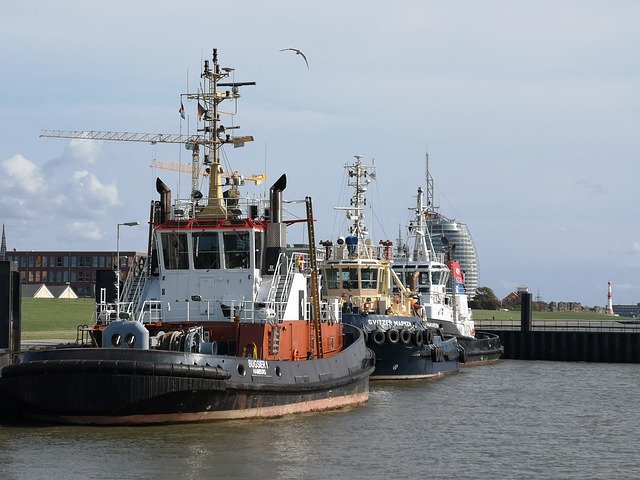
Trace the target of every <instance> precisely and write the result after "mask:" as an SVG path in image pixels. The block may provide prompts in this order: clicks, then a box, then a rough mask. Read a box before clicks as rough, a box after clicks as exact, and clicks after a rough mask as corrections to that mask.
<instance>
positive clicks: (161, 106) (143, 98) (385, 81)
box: [0, 0, 640, 306]
mask: <svg viewBox="0 0 640 480" xmlns="http://www.w3.org/2000/svg"><path fill="white" fill-rule="evenodd" d="M638 25H640V3H638V2H636V1H612V2H602V1H588V0H583V1H562V0H560V1H558V0H554V1H547V0H537V1H524V0H523V1H497V0H487V1H484V2H477V1H444V0H443V1H431V0H419V1H401V2H394V3H393V4H391V3H389V2H383V1H376V0H373V1H372V0H367V1H364V0H353V1H350V2H344V1H333V0H329V1H324V2H301V1H278V2H260V1H242V0H240V1H235V2H230V3H228V2H227V3H219V2H211V1H185V2H175V1H165V0H154V1H153V2H151V1H146V0H138V1H136V2H131V1H128V0H111V1H109V2H86V1H65V0H59V1H56V2H39V1H33V0H19V1H14V0H4V1H3V2H2V4H1V5H0V65H1V68H2V74H1V75H0V124H1V125H2V128H0V221H1V222H2V223H4V224H5V228H6V235H7V244H8V248H9V249H14V248H15V249H16V250H115V247H116V245H115V244H116V230H117V228H116V225H117V224H118V223H123V222H130V221H138V222H140V223H141V226H138V227H121V228H120V248H121V249H122V250H138V251H146V242H147V234H148V232H147V228H146V222H147V220H148V216H149V203H150V202H151V200H154V199H157V198H158V196H157V193H156V192H155V179H156V177H158V176H159V177H161V178H162V179H163V181H164V182H165V183H166V184H167V185H169V186H170V187H171V188H172V190H173V191H174V196H175V195H176V194H179V193H181V192H182V193H183V195H182V196H183V197H184V196H187V195H188V191H189V184H190V178H189V175H188V174H187V175H185V174H183V175H180V174H178V173H176V172H173V171H168V170H161V169H155V168H152V167H151V166H150V165H151V163H152V162H153V161H154V160H155V161H159V162H179V163H185V164H186V163H188V162H189V161H190V157H189V152H188V151H186V150H185V149H184V147H183V146H180V145H156V146H151V145H149V144H147V143H130V142H108V141H107V142H99V141H82V140H69V139H50V138H39V133H40V130H41V129H62V130H104V131H127V132H151V133H187V132H192V131H193V129H195V128H196V123H195V106H194V104H192V103H188V104H185V109H186V110H187V113H188V114H189V115H188V117H187V120H181V118H180V115H179V114H178V109H179V107H180V94H181V93H186V92H187V91H192V92H193V91H196V90H197V88H198V82H199V74H200V71H201V65H202V62H203V60H204V59H210V57H211V52H212V49H213V48H217V49H218V53H219V58H220V63H221V64H222V65H223V66H229V67H233V68H235V69H236V70H235V77H234V79H235V80H236V81H255V82H256V86H248V87H244V88H243V89H242V90H241V94H242V98H241V99H240V102H239V105H238V114H237V116H236V117H235V120H234V123H235V124H236V125H240V127H241V128H240V129H239V131H240V132H241V133H242V134H244V135H252V136H253V137H254V138H255V141H254V142H252V143H249V144H247V145H246V146H245V147H244V148H242V149H231V150H226V151H225V154H226V156H227V157H228V159H229V162H230V168H233V169H237V170H240V171H242V172H243V173H245V174H254V173H261V172H266V173H267V175H268V180H267V182H266V183H265V184H264V185H261V186H258V187H252V188H249V189H248V193H252V192H253V193H256V194H261V193H264V191H265V189H268V186H269V185H270V184H271V182H273V181H275V180H276V179H277V178H278V177H279V176H280V174H282V173H286V174H287V178H288V187H287V189H286V190H285V193H284V196H285V198H286V199H288V200H296V199H303V198H304V197H305V196H307V195H309V196H311V197H312V198H313V202H314V207H313V208H314V214H315V217H316V219H317V222H316V239H318V240H320V239H333V238H337V237H338V236H340V235H344V234H345V231H344V229H343V228H342V227H343V225H344V221H343V220H342V215H343V212H336V211H335V210H334V206H336V205H340V204H343V202H344V194H343V193H341V192H343V191H344V189H345V187H344V165H345V164H347V163H350V162H351V161H352V159H353V156H354V155H362V156H363V161H365V162H371V161H374V162H375V165H376V168H377V173H378V176H377V180H376V182H375V184H376V185H375V189H372V190H371V191H370V194H371V195H372V198H370V201H369V204H370V206H371V212H370V215H369V219H370V221H371V227H370V229H371V234H372V236H373V237H374V239H392V240H395V238H396V237H397V235H398V229H399V226H400V225H405V224H406V222H407V221H408V219H409V215H410V212H409V209H408V207H410V206H412V205H413V204H414V202H415V194H416V189H417V188H418V187H419V186H424V184H425V161H424V159H425V152H427V151H428V153H429V158H430V173H431V175H432V176H433V178H434V180H435V194H434V197H435V203H436V204H437V205H439V206H440V211H441V213H443V214H445V215H447V216H448V217H452V218H455V219H457V220H459V221H461V222H464V223H466V224H467V225H468V227H469V230H470V231H471V234H472V236H473V239H474V242H475V245H476V249H477V251H478V263H479V265H478V267H479V285H481V286H488V287H490V288H492V289H493V290H494V292H495V293H496V295H497V296H498V297H499V298H502V297H504V296H506V295H507V294H508V293H509V292H510V291H513V290H514V289H516V287H517V286H519V285H526V286H528V287H529V289H530V290H531V292H532V293H533V294H534V298H535V297H537V296H539V297H540V298H541V299H542V300H545V301H575V302H581V303H583V304H584V305H587V306H594V305H599V306H604V305H605V304H606V295H607V282H608V281H609V280H610V281H611V282H612V284H613V297H614V299H613V303H614V304H618V303H619V304H629V303H634V304H635V303H638V302H640V276H639V274H640V230H639V229H638V204H639V203H640V202H639V200H640V193H639V189H638V182H639V180H640V163H639V162H638V155H639V154H638V152H640V135H639V129H640V49H639V48H638V45H640V29H638ZM290 47H292V48H298V49H300V50H302V51H303V52H305V54H306V56H307V58H308V61H309V68H307V67H306V65H305V63H304V61H303V60H302V58H301V57H300V56H297V55H295V53H293V52H291V51H285V52H281V51H280V50H281V49H283V48H290ZM185 192H187V193H186V194H185ZM288 208H289V209H290V211H288V212H287V213H288V214H290V215H293V216H303V215H304V212H303V210H302V208H301V207H300V206H299V204H295V203H292V204H289V206H288ZM341 230H342V231H341ZM300 235H302V234H301V233H297V232H295V231H292V232H290V234H289V241H290V242H294V241H296V240H297V238H296V236H300ZM302 240H304V238H302Z"/></svg>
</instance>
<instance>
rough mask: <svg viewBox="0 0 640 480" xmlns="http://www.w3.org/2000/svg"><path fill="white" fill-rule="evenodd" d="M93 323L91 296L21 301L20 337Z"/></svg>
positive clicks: (488, 316) (571, 315) (576, 315)
mask: <svg viewBox="0 0 640 480" xmlns="http://www.w3.org/2000/svg"><path fill="white" fill-rule="evenodd" d="M473 318H474V319H475V320H492V319H495V320H509V319H513V320H519V319H520V311H519V310H518V311H510V312H503V311H500V310H474V311H473ZM533 319H534V320H611V317H608V316H607V315H603V314H597V313H593V312H533ZM93 323H94V300H93V299H92V298H78V299H66V298H24V299H23V300H22V339H23V340H46V339H52V338H59V339H61V340H75V339H76V329H77V328H78V325H83V324H88V325H92V324H93Z"/></svg>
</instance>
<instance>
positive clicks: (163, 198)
mask: <svg viewBox="0 0 640 480" xmlns="http://www.w3.org/2000/svg"><path fill="white" fill-rule="evenodd" d="M156 190H157V191H158V193H159V194H160V209H161V212H160V219H161V221H162V222H166V221H167V220H169V212H170V211H171V189H169V187H167V186H166V185H165V184H164V182H163V181H162V180H160V178H156Z"/></svg>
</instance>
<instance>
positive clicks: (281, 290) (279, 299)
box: [266, 253, 309, 321]
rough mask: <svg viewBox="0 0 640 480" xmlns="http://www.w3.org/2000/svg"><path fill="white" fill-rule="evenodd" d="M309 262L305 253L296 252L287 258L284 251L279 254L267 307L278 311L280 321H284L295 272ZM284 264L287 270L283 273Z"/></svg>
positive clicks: (277, 316) (302, 268)
mask: <svg viewBox="0 0 640 480" xmlns="http://www.w3.org/2000/svg"><path fill="white" fill-rule="evenodd" d="M308 264H309V263H308V257H305V255H304V254H303V253H294V254H292V256H291V258H287V256H286V255H285V254H284V253H281V254H280V255H279V256H278V261H277V263H276V267H275V269H274V273H273V280H272V283H271V287H270V288H269V293H268V295H267V302H266V307H267V308H268V309H272V310H273V311H275V312H276V318H277V319H279V321H282V318H283V316H284V313H285V310H286V308H287V299H288V298H289V290H290V289H291V284H292V282H293V274H294V273H295V271H296V269H299V270H301V271H302V270H304V265H308ZM283 265H284V266H285V268H286V270H285V272H284V273H281V270H282V266H283Z"/></svg>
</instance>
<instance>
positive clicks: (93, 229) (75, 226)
mask: <svg viewBox="0 0 640 480" xmlns="http://www.w3.org/2000/svg"><path fill="white" fill-rule="evenodd" d="M103 235H104V234H103V233H102V231H101V230H100V227H98V225H96V223H95V222H73V223H71V225H70V228H69V230H68V238H69V239H74V240H78V238H80V239H82V240H100V239H101V238H102V237H103ZM64 237H65V236H64V235H63V236H62V237H61V239H65V238H64Z"/></svg>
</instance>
